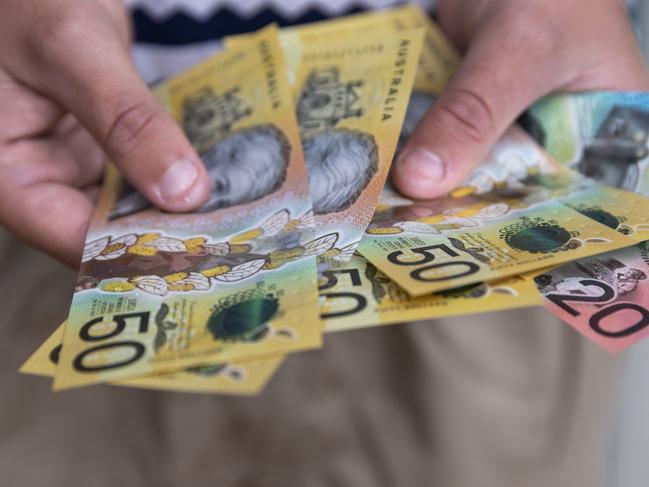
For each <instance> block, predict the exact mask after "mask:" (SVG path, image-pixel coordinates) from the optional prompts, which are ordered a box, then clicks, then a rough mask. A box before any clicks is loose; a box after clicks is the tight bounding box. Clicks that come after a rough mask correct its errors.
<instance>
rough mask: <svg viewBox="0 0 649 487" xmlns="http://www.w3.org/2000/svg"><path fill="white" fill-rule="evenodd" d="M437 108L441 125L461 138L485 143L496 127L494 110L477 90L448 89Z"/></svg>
mask: <svg viewBox="0 0 649 487" xmlns="http://www.w3.org/2000/svg"><path fill="white" fill-rule="evenodd" d="M436 108H437V110H438V113H439V116H440V124H441V126H443V127H446V129H447V130H449V131H451V132H453V135H454V136H455V137H457V138H459V139H467V138H468V139H469V140H470V141H472V142H475V143H483V142H485V141H486V140H487V139H488V138H489V136H490V134H491V133H493V131H494V129H495V123H494V117H493V110H492V109H491V107H490V105H489V103H488V102H487V100H486V98H485V97H484V96H482V95H480V94H479V93H478V92H477V91H474V90H468V89H459V88H451V89H448V90H447V91H446V93H445V96H443V97H442V98H440V100H439V101H438V103H437V107H436Z"/></svg>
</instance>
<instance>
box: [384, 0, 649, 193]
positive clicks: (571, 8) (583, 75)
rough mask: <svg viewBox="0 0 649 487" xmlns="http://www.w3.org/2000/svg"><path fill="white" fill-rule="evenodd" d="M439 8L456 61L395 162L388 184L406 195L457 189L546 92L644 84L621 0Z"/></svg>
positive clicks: (481, 0) (455, 1) (443, 4)
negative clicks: (459, 61)
mask: <svg viewBox="0 0 649 487" xmlns="http://www.w3.org/2000/svg"><path fill="white" fill-rule="evenodd" d="M438 5H439V11H438V13H439V20H440V23H441V26H442V28H443V29H444V30H445V32H446V33H447V34H448V35H449V37H450V38H451V40H452V41H453V42H454V43H455V44H456V45H457V46H458V47H459V48H460V49H461V50H462V51H463V54H464V61H463V63H462V65H461V67H460V69H459V71H458V72H457V74H456V75H455V76H454V78H453V79H452V80H451V82H450V84H449V86H448V88H447V89H446V90H445V92H444V93H443V94H442V95H441V96H440V98H439V99H438V101H437V102H436V103H435V105H434V106H433V107H432V108H431V109H430V111H429V112H428V113H427V114H426V115H425V116H424V118H423V119H422V121H421V122H420V123H419V125H418V127H417V129H416V131H415V132H414V133H413V135H412V137H411V138H410V140H409V141H408V143H407V144H406V146H405V147H404V150H403V152H402V155H401V157H400V158H399V160H398V161H397V163H396V165H395V167H394V171H393V181H394V184H395V186H396V187H397V188H398V189H399V190H400V191H401V192H402V193H404V194H406V195H407V196H410V197H413V198H433V197H435V196H439V195H441V194H444V193H446V192H448V191H450V190H452V189H453V188H455V187H456V186H458V185H459V184H460V183H461V182H462V181H463V180H464V179H465V178H466V177H467V176H468V175H469V174H470V173H471V172H472V171H473V170H474V169H475V167H476V166H477V165H478V164H479V163H480V161H481V160H482V159H483V158H484V157H485V156H486V155H487V153H488V151H489V148H490V147H491V146H492V145H493V143H494V142H495V141H496V140H497V139H498V138H499V137H500V136H501V135H502V134H503V132H504V131H505V130H506V129H507V127H508V126H509V125H511V123H512V122H513V121H514V120H515V119H516V118H517V117H518V115H520V113H521V112H523V111H524V110H525V109H526V108H527V107H528V106H529V105H531V104H532V103H534V102H535V101H536V100H538V99H539V98H541V97H543V96H544V95H546V94H548V93H551V92H555V91H592V90H644V91H646V90H648V89H649V74H648V72H647V67H646V65H645V62H644V59H643V57H642V53H641V51H640V48H639V46H638V43H637V41H636V39H635V37H634V34H633V31H632V29H631V26H630V24H629V20H628V17H627V14H626V10H625V7H624V2H622V1H620V0H569V1H566V0H524V1H523V0H518V1H517V0H440V1H439V3H438Z"/></svg>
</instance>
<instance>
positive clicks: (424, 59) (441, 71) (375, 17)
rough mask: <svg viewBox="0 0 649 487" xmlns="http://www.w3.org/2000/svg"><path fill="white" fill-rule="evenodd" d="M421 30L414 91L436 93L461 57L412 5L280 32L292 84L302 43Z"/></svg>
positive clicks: (233, 41) (232, 41)
mask: <svg viewBox="0 0 649 487" xmlns="http://www.w3.org/2000/svg"><path fill="white" fill-rule="evenodd" d="M412 29H423V30H424V39H423V46H422V50H421V55H420V57H419V63H418V67H417V73H416V75H415V81H414V85H413V88H414V90H415V91H423V92H425V93H435V94H437V93H439V92H440V91H441V90H442V89H443V88H444V87H445V86H446V84H447V83H448V80H449V79H450V77H451V76H452V75H453V73H454V72H455V71H456V70H457V68H458V66H459V64H460V56H459V54H458V53H457V51H456V49H455V48H454V47H453V45H452V44H451V42H450V41H449V40H448V39H447V38H446V36H445V35H444V33H443V32H442V31H441V30H440V28H439V27H438V26H437V25H436V24H435V23H434V22H433V21H432V20H431V18H430V15H429V14H428V13H427V12H426V11H425V10H423V9H422V8H421V7H419V6H417V5H413V4H409V5H404V6H401V7H396V8H391V9H385V10H377V11H372V12H365V13H359V14H354V15H348V16H345V17H340V18H337V19H332V20H325V21H321V22H312V23H308V24H300V25H296V26H293V27H286V28H283V29H281V30H280V42H281V44H282V47H283V49H284V53H285V56H286V60H287V64H288V68H289V73H290V74H289V79H290V80H291V83H292V82H293V81H294V79H295V73H296V72H297V68H298V65H299V62H300V59H301V57H302V55H303V43H314V42H315V43H318V42H322V41H325V42H331V41H334V42H337V41H338V40H340V38H341V37H348V36H350V35H352V36H356V37H357V38H361V37H369V36H374V37H375V38H380V37H391V36H394V35H395V34H399V33H401V32H403V31H407V30H412ZM247 37H249V35H247V34H243V35H237V36H230V37H227V38H226V39H225V41H226V45H227V46H236V45H238V43H240V42H245V39H246V38H247Z"/></svg>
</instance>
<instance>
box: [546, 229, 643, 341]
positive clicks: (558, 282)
mask: <svg viewBox="0 0 649 487" xmlns="http://www.w3.org/2000/svg"><path fill="white" fill-rule="evenodd" d="M536 283H537V285H538V288H539V290H540V291H541V293H542V294H543V296H544V298H545V299H544V302H545V306H546V308H547V309H548V310H549V311H551V312H552V313H554V314H555V315H556V316H558V317H559V318H561V319H562V320H563V321H565V322H566V323H568V324H570V326H572V327H573V328H574V329H575V330H577V331H578V332H579V333H581V334H582V335H584V336H586V337H587V338H589V339H590V340H592V341H593V342H595V343H597V344H598V345H600V346H602V347H604V348H605V349H607V350H608V351H609V352H612V353H616V352H619V351H621V350H624V349H625V348H627V347H629V346H630V345H633V344H634V343H635V342H637V341H639V340H641V339H643V338H645V337H647V336H648V335H649V243H648V242H642V243H640V244H637V245H635V246H633V247H629V248H626V249H622V250H616V251H615V252H609V253H606V254H601V255H597V256H595V257H589V258H587V259H580V260H579V261H576V262H571V263H569V264H565V265H562V266H560V267H558V268H556V269H553V270H551V271H546V272H544V273H543V274H541V275H540V276H538V277H537V278H536Z"/></svg>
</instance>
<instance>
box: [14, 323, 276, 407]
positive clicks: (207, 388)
mask: <svg viewBox="0 0 649 487" xmlns="http://www.w3.org/2000/svg"><path fill="white" fill-rule="evenodd" d="M64 328H65V323H64V324H62V325H60V326H59V327H58V328H57V329H56V330H55V331H54V333H52V334H51V335H50V336H49V337H48V338H47V340H45V342H43V344H42V345H41V346H40V347H38V349H37V350H36V351H35V352H34V353H33V354H32V355H31V356H30V357H29V359H27V361H26V362H25V363H24V364H23V366H22V367H21V368H20V372H21V373H23V374H30V375H41V376H44V377H54V372H55V370H56V365H57V363H58V361H59V356H60V352H61V341H62V340H63V331H64ZM282 360H283V359H282V357H276V358H268V359H263V360H251V361H249V362H241V363H237V364H227V363H223V364H209V365H202V366H195V367H190V368H188V369H185V370H182V371H179V372H172V373H169V374H154V375H151V376H149V377H143V378H138V379H131V380H126V381H123V382H114V383H112V385H116V386H122V387H138V388H143V389H159V390H164V391H178V392H197V393H198V392H200V393H206V394H208V393H209V394H236V395H246V396H247V395H254V394H258V393H259V392H260V391H261V390H262V389H263V387H264V386H265V385H266V383H267V382H268V380H269V379H270V378H271V377H272V375H273V374H274V373H275V371H276V370H277V368H278V367H279V366H280V364H281V363H282Z"/></svg>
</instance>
